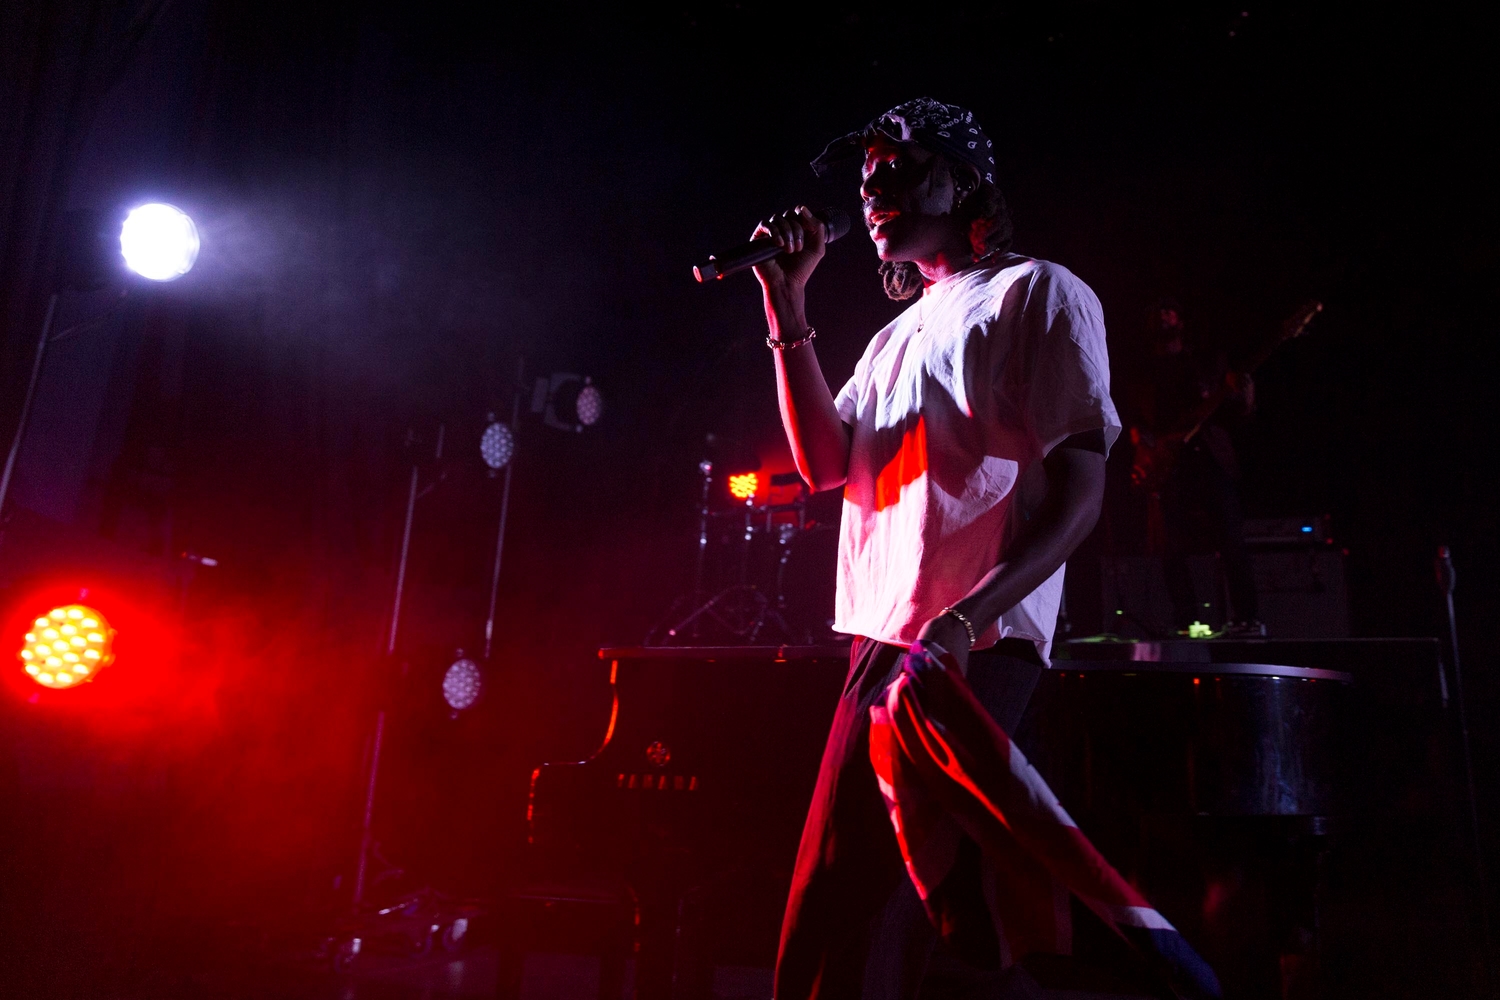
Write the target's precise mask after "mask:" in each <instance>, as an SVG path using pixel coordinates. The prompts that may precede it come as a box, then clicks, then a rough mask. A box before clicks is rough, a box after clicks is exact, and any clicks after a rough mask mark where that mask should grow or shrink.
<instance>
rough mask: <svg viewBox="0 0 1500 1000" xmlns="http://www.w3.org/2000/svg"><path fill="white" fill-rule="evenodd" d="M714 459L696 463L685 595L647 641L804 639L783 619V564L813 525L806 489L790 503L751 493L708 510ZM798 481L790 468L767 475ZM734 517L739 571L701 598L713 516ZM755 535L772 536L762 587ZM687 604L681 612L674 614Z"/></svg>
mask: <svg viewBox="0 0 1500 1000" xmlns="http://www.w3.org/2000/svg"><path fill="white" fill-rule="evenodd" d="M715 471H717V470H716V466H715V463H714V462H713V461H712V460H711V459H708V458H705V459H703V460H702V461H700V462H699V463H698V473H699V476H700V477H701V482H702V485H701V489H700V491H699V504H698V547H697V552H696V553H695V559H694V568H693V587H692V590H691V591H690V592H689V594H688V595H685V596H682V597H678V598H677V600H676V601H674V602H673V604H672V608H671V610H670V611H669V612H668V614H667V615H666V622H668V623H670V624H666V625H665V627H663V625H658V626H657V627H656V628H654V629H652V630H651V632H650V633H648V635H647V638H646V641H647V643H648V644H652V645H679V644H685V643H692V642H696V641H700V640H703V639H712V641H715V642H716V643H719V644H722V643H723V642H724V640H725V637H726V636H728V637H730V641H732V642H737V643H743V644H747V645H750V644H754V643H757V642H765V641H769V640H775V641H781V642H802V641H808V640H809V636H808V635H806V634H803V633H802V632H799V631H797V630H795V629H793V628H792V626H791V625H789V624H788V623H787V620H786V615H785V612H786V608H787V600H786V584H787V566H788V563H789V562H790V560H791V558H792V547H793V543H794V542H795V541H796V540H797V538H799V537H800V536H801V535H802V534H803V533H804V532H807V531H809V530H812V528H813V527H814V526H811V525H810V524H809V519H808V516H807V489H806V487H805V486H802V488H801V489H799V490H798V495H797V499H796V500H793V501H791V502H790V503H779V504H771V503H765V504H759V505H757V504H756V502H755V497H754V496H750V497H746V498H745V500H744V501H743V503H738V504H737V505H736V506H735V507H734V508H732V509H730V510H724V511H715V510H713V504H712V500H713V496H714V490H713V487H714V478H715V477H714V473H715ZM793 483H796V484H798V485H799V486H801V484H802V477H801V476H800V475H798V474H797V473H795V472H789V473H777V474H775V475H772V476H771V477H770V485H771V486H773V487H777V486H789V485H792V484H793ZM729 518H733V519H734V520H735V521H737V522H739V524H738V525H737V526H736V530H735V535H734V537H735V541H736V543H737V544H736V546H735V547H736V548H738V550H739V551H738V553H737V555H738V564H739V565H738V571H737V573H736V582H734V583H731V584H729V585H728V586H726V587H723V588H722V589H720V590H718V591H716V592H714V593H713V594H712V595H711V596H708V597H707V598H706V599H705V596H704V595H705V593H706V592H707V577H708V569H709V559H708V551H709V541H710V538H711V537H712V535H713V531H712V527H713V525H714V523H715V522H716V521H718V522H719V523H721V524H722V523H723V521H724V520H726V519H729ZM757 535H760V536H763V537H765V538H766V539H768V540H769V539H774V540H775V543H776V547H777V557H776V561H775V565H776V569H775V572H774V582H772V585H771V587H770V591H771V592H770V593H767V588H764V587H762V586H761V585H760V584H759V583H757V582H756V581H755V580H754V579H753V577H754V575H755V573H754V566H753V563H754V558H753V551H752V543H753V542H754V540H755V538H756V536H757ZM684 605H686V606H687V607H688V610H687V612H686V614H682V615H681V616H680V617H678V615H679V612H680V609H681V608H682V607H683V606H684Z"/></svg>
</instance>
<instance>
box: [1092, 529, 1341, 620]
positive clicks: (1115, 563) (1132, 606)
mask: <svg viewBox="0 0 1500 1000" xmlns="http://www.w3.org/2000/svg"><path fill="white" fill-rule="evenodd" d="M1187 563H1188V572H1189V573H1190V574H1191V575H1192V578H1193V589H1194V591H1195V592H1196V593H1197V597H1198V601H1199V603H1200V605H1201V607H1200V608H1199V613H1198V616H1197V617H1198V620H1199V621H1201V622H1203V623H1204V624H1206V625H1209V626H1212V627H1213V628H1219V627H1221V626H1222V625H1223V624H1224V622H1225V620H1226V618H1227V617H1228V615H1227V612H1226V607H1227V604H1228V600H1227V594H1226V587H1225V583H1224V572H1223V567H1222V566H1221V565H1220V564H1219V557H1218V556H1216V555H1212V554H1210V555H1202V556H1189V557H1188V561H1187ZM1100 564H1101V565H1100V569H1101V573H1100V577H1101V580H1100V582H1101V584H1102V594H1101V596H1102V599H1103V608H1102V610H1103V612H1104V621H1103V622H1102V623H1101V629H1100V630H1101V631H1103V632H1109V633H1113V634H1115V635H1120V636H1127V637H1130V638H1135V639H1159V638H1162V637H1163V636H1169V635H1171V634H1172V631H1173V617H1174V615H1173V609H1172V599H1171V597H1170V596H1169V595H1168V593H1167V581H1166V576H1165V574H1164V573H1163V572H1162V560H1161V559H1160V558H1159V557H1156V556H1123V557H1113V558H1112V557H1104V558H1103V559H1101V560H1100ZM1250 566H1251V570H1252V572H1253V573H1254V574H1255V590H1256V593H1257V595H1258V596H1259V598H1260V620H1261V622H1262V623H1264V624H1265V626H1266V635H1267V636H1269V637H1270V638H1273V639H1341V638H1344V637H1347V636H1348V635H1349V591H1348V585H1347V583H1346V581H1345V573H1344V553H1343V552H1342V551H1341V550H1339V549H1336V548H1332V547H1330V546H1328V545H1310V544H1306V543H1303V544H1300V545H1296V546H1289V545H1284V544H1277V545H1269V544H1268V545H1263V546H1257V547H1256V549H1255V550H1254V551H1252V552H1251V553H1250Z"/></svg>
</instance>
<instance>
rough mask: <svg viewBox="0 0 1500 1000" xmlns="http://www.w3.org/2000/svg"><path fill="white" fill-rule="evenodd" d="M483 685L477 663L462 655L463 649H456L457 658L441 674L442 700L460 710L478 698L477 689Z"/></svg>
mask: <svg viewBox="0 0 1500 1000" xmlns="http://www.w3.org/2000/svg"><path fill="white" fill-rule="evenodd" d="M483 685H484V679H483V677H482V676H481V675H480V673H479V664H477V663H475V662H474V661H473V660H471V659H469V658H468V657H466V656H464V651H463V650H461V649H460V650H459V651H458V659H456V660H454V661H453V663H452V664H451V665H450V666H449V667H448V672H447V673H446V674H444V675H443V700H444V701H446V702H447V703H448V707H449V708H451V709H453V711H454V712H462V711H463V710H464V709H466V708H469V707H470V706H472V705H473V704H474V703H475V702H476V701H478V700H479V690H480V688H481V687H482V686H483Z"/></svg>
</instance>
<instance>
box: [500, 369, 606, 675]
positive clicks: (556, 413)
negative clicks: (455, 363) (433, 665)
mask: <svg viewBox="0 0 1500 1000" xmlns="http://www.w3.org/2000/svg"><path fill="white" fill-rule="evenodd" d="M525 380H526V359H525V358H520V359H518V360H517V361H516V390H515V394H514V395H513V396H512V398H511V408H510V424H509V425H506V424H502V423H500V422H499V421H498V420H496V419H495V414H493V413H491V414H490V415H489V426H487V427H486V428H485V430H484V435H483V437H481V438H480V441H479V452H480V456H481V457H482V458H483V459H484V463H485V464H486V465H488V466H489V467H490V475H492V476H493V475H496V474H498V473H499V471H500V470H501V469H502V468H503V469H504V470H505V485H504V486H503V487H502V488H501V492H500V523H499V526H498V527H497V530H496V532H495V562H494V565H493V567H492V569H491V572H490V606H489V612H488V614H486V616H485V619H484V659H485V662H489V659H490V655H491V653H493V652H494V648H495V608H496V605H497V604H498V602H499V598H500V564H501V561H502V559H503V557H504V555H505V526H506V523H507V521H508V520H509V519H510V484H511V477H512V476H513V474H514V473H515V467H516V466H515V457H516V450H517V448H518V447H519V445H520V434H521V398H522V388H521V387H522V386H523V385H524V384H525ZM531 412H532V413H534V414H538V415H540V416H541V418H542V423H544V424H546V425H547V426H548V427H555V428H557V429H558V430H564V431H573V432H575V433H579V434H581V433H583V429H584V428H585V427H592V426H593V425H594V424H596V423H598V422H599V419H600V418H601V417H602V416H603V415H604V397H603V395H602V394H601V393H600V392H599V387H598V386H596V385H594V380H593V379H592V378H590V377H588V376H587V375H574V374H573V373H571V372H554V373H553V374H552V375H550V376H545V377H538V378H537V380H536V382H535V384H534V385H533V386H532V390H531Z"/></svg>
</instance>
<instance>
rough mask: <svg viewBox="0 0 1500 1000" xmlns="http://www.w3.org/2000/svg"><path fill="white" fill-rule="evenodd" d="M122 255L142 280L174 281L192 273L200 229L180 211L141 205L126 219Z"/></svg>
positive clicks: (123, 229) (122, 229)
mask: <svg viewBox="0 0 1500 1000" xmlns="http://www.w3.org/2000/svg"><path fill="white" fill-rule="evenodd" d="M120 253H121V254H123V255H124V257H125V263H126V264H127V265H129V267H130V269H131V270H132V271H134V272H135V273H136V274H139V275H140V276H141V277H143V278H150V279H151V280H152V281H171V280H172V279H173V278H180V277H182V276H183V275H184V274H187V273H188V271H190V270H192V267H193V262H194V261H196V260H197V259H198V227H197V226H195V225H193V220H192V219H190V218H188V217H187V214H186V213H184V212H183V211H182V210H181V209H179V208H174V207H173V206H171V205H161V204H152V205H142V206H141V207H140V208H136V209H132V210H131V212H130V214H129V215H127V216H126V217H125V225H124V226H123V227H122V228H121V229H120Z"/></svg>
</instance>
